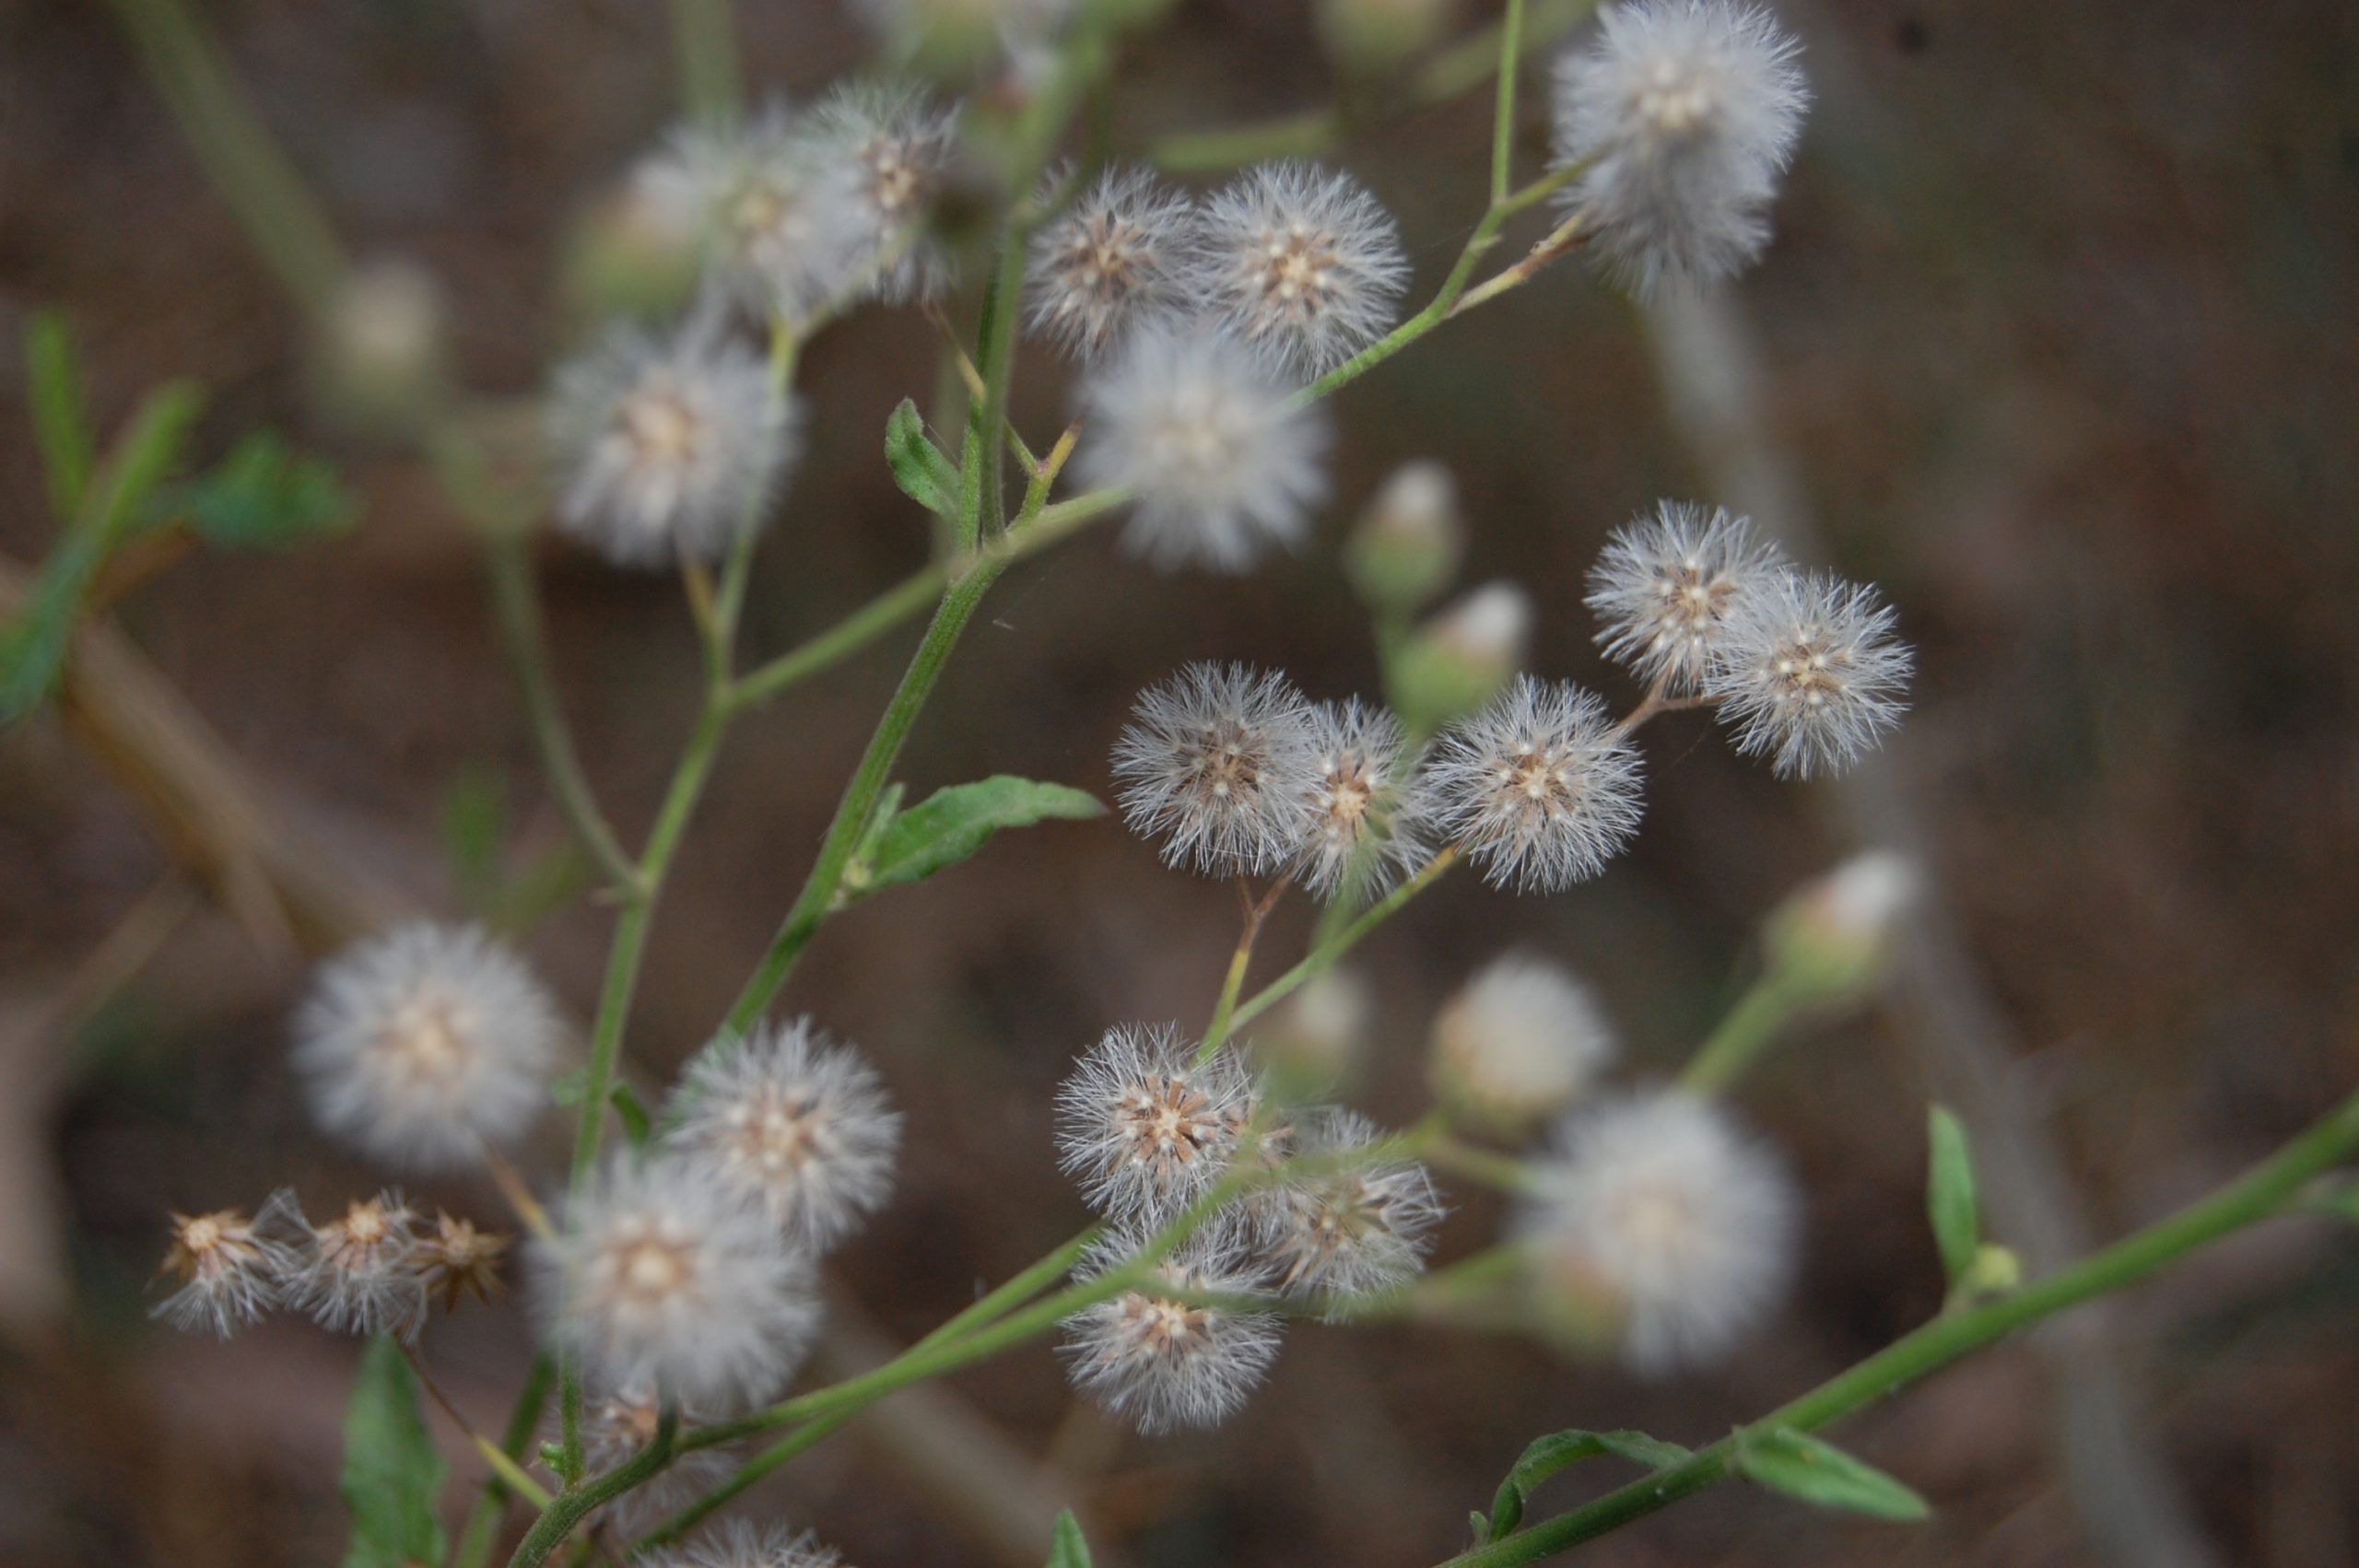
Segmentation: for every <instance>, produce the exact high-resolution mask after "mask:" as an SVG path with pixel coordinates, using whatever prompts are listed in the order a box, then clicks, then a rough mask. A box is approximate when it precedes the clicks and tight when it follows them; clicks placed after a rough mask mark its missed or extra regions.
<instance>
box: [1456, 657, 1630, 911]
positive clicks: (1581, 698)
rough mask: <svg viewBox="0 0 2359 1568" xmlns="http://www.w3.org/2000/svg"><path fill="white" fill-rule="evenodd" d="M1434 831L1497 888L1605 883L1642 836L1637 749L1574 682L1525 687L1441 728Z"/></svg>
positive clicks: (1549, 889)
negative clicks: (1616, 860)
mask: <svg viewBox="0 0 2359 1568" xmlns="http://www.w3.org/2000/svg"><path fill="white" fill-rule="evenodd" d="M1424 796H1425V805H1426V810H1427V811H1429V812H1430V813H1431V816H1432V820H1433V822H1434V824H1435V827H1436V831H1437V832H1438V833H1439V834H1440V835H1442V836H1443V837H1447V838H1449V839H1451V840H1452V841H1454V842H1456V843H1458V844H1460V845H1462V846H1463V847H1464V848H1466V849H1467V851H1468V852H1469V853H1471V854H1472V855H1473V857H1474V858H1475V860H1478V861H1480V862H1481V863H1482V866H1483V874H1484V875H1485V878H1486V879H1488V880H1489V882H1490V883H1491V884H1492V885H1493V886H1495V887H1512V888H1514V889H1516V890H1517V891H1518V892H1540V893H1559V892H1562V891H1563V890H1564V889H1566V888H1567V887H1570V886H1572V885H1573V884H1574V883H1578V882H1582V881H1585V880H1587V879H1588V878H1590V877H1592V876H1595V875H1596V874H1597V873H1598V872H1600V871H1602V870H1603V869H1604V867H1605V862H1606V861H1607V860H1611V859H1612V858H1613V857H1614V856H1615V855H1617V854H1619V853H1620V852H1621V851H1622V849H1623V848H1624V847H1625V845H1627V844H1628V843H1629V841H1630V838H1631V836H1632V835H1633V834H1635V833H1637V830H1638V817H1639V814H1640V812H1641V810H1642V802H1641V797H1640V787H1639V777H1638V754H1637V751H1635V750H1634V749H1632V747H1631V746H1630V745H1629V743H1627V742H1626V741H1625V740H1624V739H1623V738H1622V737H1621V736H1620V735H1618V734H1616V733H1615V732H1614V723H1613V720H1611V719H1609V718H1608V717H1607V716H1606V711H1605V705H1604V704H1603V703H1602V702H1600V701H1599V700H1598V699H1597V698H1596V697H1595V696H1591V695H1590V693H1588V692H1585V691H1583V690H1581V689H1580V688H1579V686H1576V685H1573V684H1572V683H1570V682H1569V681H1555V682H1547V681H1537V680H1534V679H1532V677H1531V676H1529V675H1520V676H1518V677H1517V678H1516V681H1515V684H1514V685H1511V686H1509V687H1508V689H1507V690H1506V691H1505V692H1503V693H1501V694H1500V695H1499V696H1497V697H1496V698H1495V699H1494V700H1493V701H1492V703H1491V704H1490V706H1489V707H1487V708H1485V709H1483V711H1482V712H1480V713H1478V714H1476V715H1474V717H1473V718H1472V719H1467V720H1461V721H1460V722H1459V723H1457V724H1454V725H1452V726H1451V727H1450V728H1449V730H1447V731H1443V733H1442V736H1441V738H1440V740H1439V741H1438V742H1437V743H1436V744H1435V747H1434V750H1433V753H1432V755H1431V759H1430V760H1429V761H1428V762H1427V764H1426V769H1425V786H1424Z"/></svg>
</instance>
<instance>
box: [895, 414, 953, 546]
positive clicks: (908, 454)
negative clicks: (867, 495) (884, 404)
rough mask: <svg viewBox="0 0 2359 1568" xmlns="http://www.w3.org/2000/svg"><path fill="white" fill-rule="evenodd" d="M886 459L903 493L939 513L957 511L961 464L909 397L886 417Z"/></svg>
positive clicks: (938, 514)
mask: <svg viewBox="0 0 2359 1568" xmlns="http://www.w3.org/2000/svg"><path fill="white" fill-rule="evenodd" d="M885 463H886V467H888V468H890V469H891V470H892V471H893V483H894V484H896V485H898V486H900V488H901V494H903V495H904V496H907V497H909V498H910V499H911V500H913V501H915V502H916V503H917V504H918V505H920V506H921V507H923V508H924V509H926V510H928V511H930V512H933V514H934V515H935V516H937V517H955V516H957V512H958V467H957V464H956V463H954V462H951V461H950V459H949V458H947V457H945V455H943V451H942V449H941V448H940V447H937V446H935V445H934V444H933V438H932V437H931V436H928V435H927V434H926V433H925V420H924V418H923V417H922V416H921V415H920V414H919V413H918V405H917V404H915V403H914V402H912V401H911V400H910V399H909V398H906V397H905V398H903V399H902V400H901V401H900V404H898V406H897V407H896V408H895V409H894V410H893V412H892V413H891V414H890V415H886V419H885Z"/></svg>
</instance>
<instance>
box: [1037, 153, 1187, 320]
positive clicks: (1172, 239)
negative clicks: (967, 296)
mask: <svg viewBox="0 0 2359 1568" xmlns="http://www.w3.org/2000/svg"><path fill="white" fill-rule="evenodd" d="M1195 216H1196V205H1195V203H1194V202H1193V201H1192V200H1191V199H1190V198H1189V196H1188V194H1187V193H1185V192H1182V191H1175V190H1173V189H1171V188H1170V187H1169V186H1168V185H1166V184H1164V183H1163V182H1162V181H1161V180H1159V179H1158V178H1157V177H1156V174H1155V172H1154V170H1147V169H1109V170H1106V171H1105V172H1104V173H1102V174H1100V175H1099V176H1098V177H1097V181H1095V182H1093V183H1092V184H1091V185H1090V186H1089V188H1088V189H1087V190H1086V191H1085V192H1083V193H1082V194H1081V195H1080V196H1079V197H1078V198H1077V199H1076V200H1075V201H1074V204H1073V205H1071V206H1070V207H1068V208H1066V209H1065V211H1064V213H1063V215H1062V216H1060V217H1058V218H1057V219H1056V221H1055V222H1053V223H1050V224H1049V225H1048V226H1047V227H1046V228H1042V229H1041V230H1040V232H1039V234H1038V235H1036V236H1035V237H1034V238H1033V240H1032V257H1031V262H1030V264H1029V266H1028V268H1027V281H1028V282H1029V284H1030V286H1031V294H1032V298H1031V305H1030V309H1029V310H1028V312H1027V314H1028V316H1029V319H1030V321H1031V324H1032V330H1033V332H1034V333H1037V334H1038V335H1039V336H1041V337H1045V338H1048V339H1050V341H1052V342H1054V343H1055V344H1056V345H1058V346H1059V347H1061V348H1062V349H1064V350H1065V352H1067V353H1068V354H1071V355H1073V356H1074V357H1075V358H1078V359H1083V360H1087V359H1091V358H1094V357H1096V356H1097V355H1098V354H1099V353H1100V352H1102V351H1103V350H1104V349H1106V348H1107V347H1108V345H1110V344H1112V343H1113V342H1114V340H1115V339H1116V337H1117V336H1118V335H1119V334H1121V333H1124V332H1126V331H1127V330H1128V329H1129V328H1130V327H1131V326H1133V324H1135V323H1136V322H1141V321H1145V320H1149V319H1151V318H1154V317H1156V316H1161V315H1165V314H1168V313H1169V312H1171V311H1174V310H1178V309H1180V305H1181V302H1182V301H1183V300H1184V299H1185V298H1187V291H1186V287H1185V285H1184V281H1183V279H1182V277H1181V274H1180V268H1181V265H1182V263H1184V261H1185V260H1186V256H1187V251H1188V246H1189V244H1190V240H1191V234H1192V232H1193V229H1194V227H1195Z"/></svg>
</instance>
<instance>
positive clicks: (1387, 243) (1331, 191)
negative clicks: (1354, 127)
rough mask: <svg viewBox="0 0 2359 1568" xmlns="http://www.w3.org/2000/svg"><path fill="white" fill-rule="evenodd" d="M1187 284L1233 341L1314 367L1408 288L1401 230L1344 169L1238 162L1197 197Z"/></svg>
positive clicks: (1337, 353)
mask: <svg viewBox="0 0 2359 1568" xmlns="http://www.w3.org/2000/svg"><path fill="white" fill-rule="evenodd" d="M1190 271H1191V275H1192V276H1191V282H1192V286H1193V291H1194V292H1196V293H1198V294H1199V295H1200V296H1201V297H1202V298H1203V299H1204V300H1205V301H1206V303H1207V306H1208V308H1209V309H1210V310H1212V311H1213V312H1214V313H1215V314H1216V315H1217V316H1218V317H1219V318H1220V320H1222V321H1223V322H1226V324H1227V325H1228V326H1229V327H1230V329H1231V330H1233V331H1234V332H1235V333H1237V334H1238V336H1239V337H1240V338H1242V339H1243V340H1244V341H1245V342H1247V343H1248V344H1250V345H1253V346H1255V347H1257V348H1266V349H1269V350H1271V351H1273V352H1274V353H1276V354H1278V355H1281V356H1283V357H1285V360H1286V361H1287V362H1288V363H1289V364H1291V365H1292V366H1293V367H1294V369H1296V370H1297V372H1298V373H1300V374H1302V375H1304V376H1318V375H1322V374H1324V373H1325V372H1326V371H1328V370H1332V369H1334V368H1335V367H1336V366H1338V365H1340V364H1342V363H1343V362H1344V360H1346V359H1348V358H1350V357H1352V356H1353V355H1354V354H1356V353H1357V352H1358V351H1359V350H1361V349H1363V348H1365V347H1367V345H1369V344H1371V343H1373V342H1375V341H1376V340H1377V338H1379V337H1380V336H1382V335H1383V334H1384V333H1385V332H1386V331H1387V330H1389V329H1390V328H1391V326H1392V324H1393V322H1395V321H1396V320H1398V319H1399V315H1400V304H1401V295H1402V290H1404V289H1405V288H1407V287H1408V286H1409V261H1408V257H1407V256H1406V255H1405V254H1404V253H1403V252H1402V248H1401V227H1400V225H1398V224H1397V223H1395V222H1393V220H1392V215H1391V213H1389V212H1387V211H1385V210H1384V204H1383V203H1381V202H1379V201H1378V200H1377V199H1376V198H1375V197H1374V196H1373V195H1371V194H1369V193H1368V191H1367V187H1366V186H1364V185H1362V184H1361V183H1360V182H1359V181H1356V180H1355V179H1353V178H1352V177H1351V176H1350V175H1348V174H1345V173H1343V172H1341V171H1340V170H1324V169H1320V168H1319V167H1317V166H1316V165H1313V164H1309V163H1298V162H1291V161H1289V162H1285V163H1265V164H1262V165H1261V166H1259V167H1258V168H1254V169H1249V170H1246V171H1245V172H1244V173H1242V174H1240V175H1238V177H1237V178H1236V179H1235V180H1233V181H1230V182H1229V183H1228V184H1227V185H1226V186H1225V187H1223V188H1222V189H1221V190H1220V191H1219V192H1218V193H1215V195H1214V196H1213V197H1212V198H1211V199H1210V200H1209V201H1207V202H1206V203H1205V204H1204V207H1203V216H1202V219H1201V221H1200V222H1199V223H1198V225H1197V228H1196V254H1195V259H1194V261H1193V263H1192V264H1191V268H1190Z"/></svg>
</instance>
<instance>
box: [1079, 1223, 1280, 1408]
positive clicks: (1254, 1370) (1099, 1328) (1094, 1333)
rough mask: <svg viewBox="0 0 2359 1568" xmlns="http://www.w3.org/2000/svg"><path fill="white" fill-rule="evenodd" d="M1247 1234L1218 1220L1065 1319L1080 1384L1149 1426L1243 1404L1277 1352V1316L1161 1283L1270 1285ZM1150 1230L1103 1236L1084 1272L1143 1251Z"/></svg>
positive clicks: (1216, 1288) (1230, 1287)
mask: <svg viewBox="0 0 2359 1568" xmlns="http://www.w3.org/2000/svg"><path fill="white" fill-rule="evenodd" d="M1248 1240H1249V1237H1248V1235H1247V1234H1246V1233H1245V1232H1244V1231H1243V1230H1242V1229H1241V1228H1240V1227H1238V1225H1236V1224H1234V1223H1223V1222H1215V1223H1213V1224H1210V1225H1207V1226H1206V1227H1205V1228H1204V1229H1203V1230H1202V1231H1200V1232H1198V1233H1197V1234H1196V1235H1194V1236H1192V1237H1191V1238H1190V1239H1189V1240H1188V1241H1187V1242H1186V1243H1184V1244H1182V1246H1180V1249H1179V1250H1178V1251H1177V1252H1175V1253H1174V1254H1173V1255H1172V1256H1171V1257H1169V1258H1166V1259H1164V1260H1163V1261H1162V1262H1161V1263H1158V1264H1156V1266H1155V1269H1154V1270H1153V1273H1152V1275H1151V1276H1150V1282H1148V1283H1147V1284H1144V1285H1143V1286H1142V1287H1141V1288H1139V1289H1137V1290H1133V1291H1127V1292H1125V1293H1122V1294H1121V1295H1118V1296H1114V1297H1112V1298H1110V1299H1109V1300H1107V1301H1102V1302H1099V1303H1098V1304H1097V1305H1095V1306H1092V1307H1088V1308H1086V1309H1085V1310H1083V1311H1081V1312H1078V1313H1076V1314H1074V1316H1072V1317H1069V1318H1067V1319H1066V1320H1065V1342H1064V1346H1063V1351H1064V1355H1065V1358H1066V1371H1067V1373H1068V1375H1070V1376H1071V1377H1072V1378H1073V1382H1074V1387H1076V1388H1078V1389H1079V1390H1080V1391H1081V1392H1083V1393H1085V1394H1086V1395H1088V1396H1089V1397H1090V1398H1093V1399H1095V1400H1096V1401H1097V1404H1098V1405H1099V1406H1100V1407H1101V1408H1102V1409H1104V1410H1107V1411H1108V1412H1109V1413H1111V1414H1114V1415H1119V1416H1125V1417H1128V1418H1129V1419H1130V1421H1131V1422H1133V1424H1135V1425H1136V1426H1137V1428H1138V1429H1139V1430H1140V1431H1141V1432H1143V1433H1149V1434H1154V1433H1164V1432H1173V1431H1179V1430H1183V1429H1190V1428H1197V1427H1207V1426H1215V1425H1217V1424H1218V1423H1219V1422H1222V1421H1223V1420H1225V1419H1226V1418H1227V1417H1228V1416H1230V1415H1233V1414H1235V1413H1236V1412H1237V1410H1239V1409H1240V1408H1242V1407H1243V1405H1244V1403H1245V1401H1246V1399H1247V1398H1248V1397H1249V1396H1250V1395H1251V1393H1252V1392H1253V1390H1254V1388H1256V1387H1259V1386H1260V1384H1261V1381H1262V1376H1263V1375H1264V1374H1265V1373H1267V1372H1268V1370H1269V1366H1270V1363H1271V1362H1272V1361H1273V1360H1274V1359H1276V1357H1277V1353H1278V1340H1279V1324H1278V1320H1277V1318H1276V1317H1274V1316H1272V1315H1270V1314H1268V1313H1262V1312H1238V1311H1233V1310H1230V1309H1229V1308H1227V1307H1215V1306H1203V1305H1194V1304H1192V1303H1191V1302H1188V1301H1186V1300H1183V1299H1179V1298H1177V1297H1176V1296H1172V1295H1165V1294H1160V1293H1158V1291H1157V1288H1156V1287H1157V1286H1162V1287H1164V1288H1166V1289H1169V1288H1171V1287H1178V1288H1180V1289H1184V1290H1189V1291H1203V1292H1211V1293H1220V1294H1245V1293H1251V1292H1254V1291H1257V1290H1259V1289H1261V1288H1262V1284H1263V1279H1264V1276H1263V1272H1262V1270H1261V1269H1260V1268H1259V1267H1258V1266H1257V1265H1255V1264H1254V1263H1253V1261H1252V1259H1251V1255H1250V1251H1249V1250H1248V1246H1247V1243H1248ZM1143 1245H1144V1243H1143V1239H1142V1238H1140V1237H1135V1236H1119V1235H1118V1236H1114V1237H1109V1239H1108V1240H1106V1241H1103V1242H1101V1243H1099V1244H1098V1246H1097V1248H1096V1249H1095V1250H1094V1251H1093V1252H1092V1253H1091V1254H1090V1255H1089V1256H1088V1257H1087V1258H1085V1259H1084V1261H1083V1264H1082V1267H1081V1268H1080V1270H1077V1271H1076V1272H1077V1274H1078V1275H1079V1277H1081V1278H1084V1279H1088V1278H1094V1277H1095V1276H1097V1275H1099V1274H1103V1273H1105V1272H1106V1271H1107V1270H1111V1269H1117V1268H1120V1267H1121V1265H1122V1264H1124V1263H1126V1262H1128V1261H1129V1260H1130V1259H1131V1258H1134V1257H1136V1256H1137V1254H1138V1252H1139V1250H1140V1248H1141V1246H1143Z"/></svg>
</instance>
